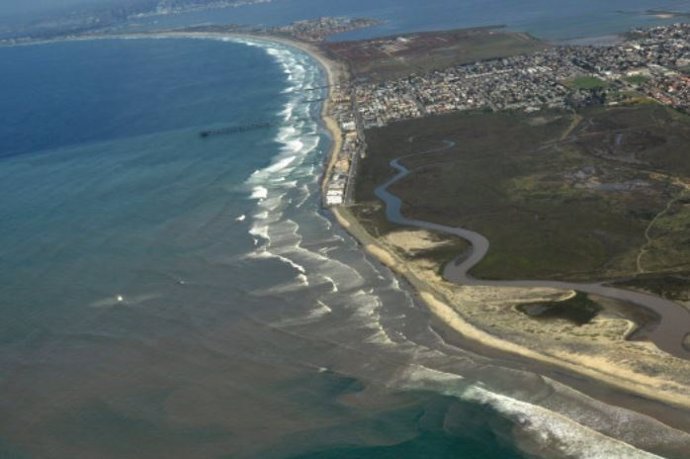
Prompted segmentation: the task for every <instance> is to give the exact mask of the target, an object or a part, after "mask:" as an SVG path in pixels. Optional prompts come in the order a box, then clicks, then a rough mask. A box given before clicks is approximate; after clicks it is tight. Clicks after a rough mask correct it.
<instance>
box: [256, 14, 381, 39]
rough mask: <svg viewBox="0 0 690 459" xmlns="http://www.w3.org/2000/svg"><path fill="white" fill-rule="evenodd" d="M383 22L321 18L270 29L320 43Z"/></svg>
mask: <svg viewBox="0 0 690 459" xmlns="http://www.w3.org/2000/svg"><path fill="white" fill-rule="evenodd" d="M380 23H381V22H380V21H378V20H376V19H367V18H349V17H320V18H316V19H306V20H303V21H296V22H293V23H292V24H289V25H286V26H281V27H275V28H272V29H269V30H268V31H269V32H271V33H284V34H289V35H292V36H293V37H296V38H299V39H300V40H305V41H312V42H320V41H323V40H324V39H325V38H326V37H328V36H330V35H335V34H338V33H343V32H349V31H351V30H356V29H361V28H364V27H371V26H374V25H377V24H380Z"/></svg>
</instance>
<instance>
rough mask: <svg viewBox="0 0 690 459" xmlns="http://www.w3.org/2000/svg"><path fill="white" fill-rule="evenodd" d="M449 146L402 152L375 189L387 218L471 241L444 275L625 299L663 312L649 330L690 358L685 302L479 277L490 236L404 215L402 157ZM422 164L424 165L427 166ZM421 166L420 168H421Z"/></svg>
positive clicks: (665, 347) (661, 344) (589, 286)
mask: <svg viewBox="0 0 690 459" xmlns="http://www.w3.org/2000/svg"><path fill="white" fill-rule="evenodd" d="M444 144H445V146H443V147H440V148H434V149H431V150H426V151H423V152H418V153H412V154H408V155H403V156H399V157H398V158H395V159H393V160H391V161H390V162H389V163H388V164H389V165H390V167H391V168H393V169H394V170H395V171H397V173H396V174H395V175H394V176H393V177H391V178H390V179H388V180H387V181H386V182H385V183H383V184H382V185H380V186H378V187H377V188H376V189H375V190H374V193H375V195H376V196H377V197H378V198H379V199H381V200H382V201H383V203H384V204H385V208H386V218H387V219H388V221H390V222H392V223H397V224H399V225H404V226H412V227H417V228H422V229H426V230H431V231H435V232H439V233H445V234H450V235H453V236H459V237H461V238H462V239H465V240H466V241H468V242H469V243H470V245H471V249H470V253H469V255H467V256H464V255H460V256H458V257H457V258H456V259H455V260H453V261H451V262H450V263H448V264H446V266H445V267H444V268H443V277H444V278H445V279H446V280H448V281H450V282H453V283H455V284H459V285H471V286H487V287H523V288H535V287H536V288H553V289H563V290H576V291H579V292H584V293H591V294H595V295H599V296H602V297H605V298H610V299H615V300H620V301H625V302H628V303H632V304H634V305H636V306H639V307H642V308H645V309H648V310H651V311H654V312H655V313H656V314H657V315H658V316H659V323H658V325H656V327H654V329H653V330H651V331H648V337H649V339H650V340H651V341H652V342H653V343H654V344H655V345H656V346H657V347H658V348H659V349H660V350H662V351H664V352H667V353H669V354H671V355H673V356H675V357H679V358H682V359H686V360H690V350H688V349H686V348H685V346H684V344H683V343H684V340H685V337H686V336H687V335H688V334H690V311H687V310H686V309H685V308H683V307H682V306H681V305H679V304H676V303H674V302H673V301H669V300H666V299H663V298H661V297H658V296H655V295H651V294H647V293H641V292H634V291H632V290H625V289H621V288H616V287H610V286H607V285H604V284H603V283H602V282H593V283H577V282H562V281H549V280H507V281H491V280H482V279H476V278H474V277H472V276H470V275H469V271H470V270H471V269H472V268H473V267H475V266H476V265H477V264H478V263H479V262H480V261H482V259H484V257H485V256H486V254H487V252H488V251H489V246H490V244H489V240H488V239H487V238H486V237H484V236H483V235H481V234H479V233H476V232H474V231H470V230H468V229H465V228H461V227H453V226H446V225H441V224H438V223H433V222H428V221H424V220H418V219H412V218H407V217H405V216H403V214H402V200H401V199H400V198H399V197H397V196H396V195H394V194H393V193H391V192H390V191H388V188H389V187H390V186H391V185H393V184H394V183H396V182H399V181H400V180H402V179H403V178H405V177H407V176H408V175H410V174H411V173H412V171H410V170H409V169H408V168H407V167H405V166H404V165H403V164H402V163H401V161H402V160H404V159H407V158H411V157H414V156H421V155H428V154H432V153H435V152H439V151H442V150H446V149H448V148H451V147H453V146H454V145H455V143H453V142H450V141H444ZM423 167H424V166H422V167H421V168H423ZM421 168H420V169H421Z"/></svg>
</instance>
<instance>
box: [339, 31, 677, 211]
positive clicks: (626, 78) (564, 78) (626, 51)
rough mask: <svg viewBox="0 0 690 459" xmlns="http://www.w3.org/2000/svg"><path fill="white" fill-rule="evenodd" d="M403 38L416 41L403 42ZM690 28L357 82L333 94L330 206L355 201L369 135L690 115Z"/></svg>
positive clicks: (644, 32)
mask: <svg viewBox="0 0 690 459" xmlns="http://www.w3.org/2000/svg"><path fill="white" fill-rule="evenodd" d="M398 40H409V38H403V37H400V38H398ZM688 70H690V25H688V24H675V25H671V26H663V27H655V28H651V29H634V30H632V31H631V32H629V33H628V35H627V36H626V37H625V40H624V41H622V42H620V43H618V44H615V45H608V46H594V45H586V46H585V45H583V46H573V45H570V46H553V47H549V48H547V49H544V50H543V51H538V52H534V53H530V54H523V55H517V56H512V57H505V58H500V59H490V60H484V61H480V62H475V63H471V64H464V65H457V66H453V67H449V68H445V69H442V70H434V71H430V72H426V73H414V74H410V75H409V76H406V77H402V78H395V79H390V80H385V81H379V82H372V81H358V80H356V81H353V82H351V83H350V85H347V84H344V85H342V86H340V87H338V88H337V89H335V90H334V91H332V99H331V111H332V113H331V115H332V116H333V117H334V118H335V119H336V120H337V121H338V123H339V124H340V128H341V131H342V132H343V148H342V149H341V151H340V152H339V153H338V161H337V162H336V165H335V167H334V168H333V169H332V171H330V172H329V174H330V175H329V177H328V182H327V194H326V199H325V203H326V205H329V206H332V205H341V204H344V205H347V204H349V203H350V197H349V196H350V193H351V191H350V189H351V187H352V185H353V183H352V181H353V180H354V178H355V174H356V165H357V159H358V158H361V157H363V155H364V154H365V145H366V143H365V139H364V130H366V129H370V128H373V127H382V126H385V125H387V124H390V123H393V122H396V121H400V120H404V119H411V118H421V117H425V116H431V115H440V114H444V113H450V112H457V111H463V110H487V111H505V110H511V111H522V112H527V113H530V112H535V111H539V110H544V109H561V110H574V109H578V108H581V107H585V106H591V105H608V106H614V105H620V104H624V103H635V102H645V101H647V102H651V103H661V104H664V105H668V106H671V107H673V108H675V109H677V110H680V111H684V112H690V77H689V76H688V75H687V74H686V73H685V72H686V71H688Z"/></svg>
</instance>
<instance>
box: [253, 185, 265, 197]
mask: <svg viewBox="0 0 690 459" xmlns="http://www.w3.org/2000/svg"><path fill="white" fill-rule="evenodd" d="M267 197H268V189H267V188H266V187H265V186H261V185H258V186H255V187H254V189H253V190H252V194H251V195H250V196H249V198H250V199H266V198H267Z"/></svg>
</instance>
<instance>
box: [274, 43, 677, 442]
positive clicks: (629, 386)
mask: <svg viewBox="0 0 690 459" xmlns="http://www.w3.org/2000/svg"><path fill="white" fill-rule="evenodd" d="M273 38H274V37H270V38H266V39H267V40H272V39H273ZM275 41H278V42H280V43H283V44H285V45H287V46H294V47H296V48H298V49H301V50H302V51H304V52H306V53H308V54H309V55H310V56H312V57H313V58H314V59H315V60H316V61H317V62H318V63H319V64H320V65H321V66H322V68H323V69H324V70H325V72H326V75H327V78H328V96H327V97H326V100H325V102H324V104H323V105H322V110H321V119H322V122H323V124H324V126H325V127H326V129H327V130H328V132H329V133H330V135H331V139H332V144H331V147H330V148H329V151H328V157H327V159H326V160H325V166H324V170H323V171H322V178H321V186H320V188H321V192H322V196H323V195H325V189H326V186H327V179H328V177H329V176H330V172H331V169H332V167H333V165H334V164H335V160H336V158H337V156H338V153H339V151H340V148H341V146H342V132H341V130H340V128H339V126H338V123H337V122H336V121H335V120H334V119H333V118H332V117H330V116H329V113H328V110H329V108H330V100H331V95H332V88H333V86H334V85H335V84H337V83H339V82H342V81H343V79H342V77H343V76H346V77H347V75H341V74H338V77H339V79H338V80H337V81H336V79H335V78H336V77H335V75H334V73H336V71H341V72H342V70H341V69H339V68H338V69H334V67H335V66H338V65H340V64H338V63H335V62H333V61H331V60H330V59H328V58H327V57H326V56H324V55H323V54H322V52H321V50H319V49H318V47H317V46H311V45H310V44H307V43H301V42H297V41H292V40H288V39H284V40H280V39H278V37H276V40H275ZM329 210H330V211H331V212H332V214H333V216H334V217H335V220H336V221H337V222H338V224H339V225H340V226H341V227H342V228H343V229H344V230H345V231H346V232H347V233H348V234H349V235H350V236H351V237H353V238H354V239H355V240H356V241H357V242H358V244H359V245H361V246H362V248H363V249H364V250H365V251H366V252H367V253H368V254H369V255H370V256H372V257H374V258H375V259H376V260H378V261H379V262H380V263H381V264H383V265H384V266H386V267H387V268H389V269H391V270H392V271H393V272H394V273H396V274H397V275H399V276H401V277H402V278H403V279H404V280H405V281H406V283H407V284H408V285H409V286H410V287H411V288H412V290H413V292H412V293H413V294H414V295H415V296H416V297H417V298H418V299H419V300H420V301H421V302H422V303H423V304H424V305H425V306H426V307H427V309H428V311H429V312H430V313H431V314H432V316H433V317H434V319H435V320H438V321H440V323H441V324H443V325H444V326H445V327H447V328H448V329H449V330H452V331H453V332H454V333H457V334H459V335H460V336H461V337H462V338H463V339H465V340H469V341H471V342H474V343H476V344H478V345H479V346H480V347H486V348H487V349H490V350H493V351H498V352H501V353H506V354H508V355H515V356H518V357H520V358H524V359H526V360H528V361H529V362H532V363H533V364H536V365H537V366H540V365H543V366H544V368H545V369H546V370H551V371H549V373H552V372H553V370H554V369H555V370H558V369H561V370H565V371H567V372H568V373H571V374H572V375H573V379H577V376H580V377H581V376H585V377H587V378H590V379H591V382H588V383H587V384H595V385H599V386H601V385H603V386H605V387H608V388H611V389H613V390H618V391H620V392H621V393H620V394H617V396H616V397H612V398H616V399H617V401H618V402H619V403H620V400H621V399H624V400H626V401H629V403H630V404H628V403H622V404H621V405H622V406H623V407H625V408H628V409H631V410H633V411H634V408H636V407H637V403H639V398H638V397H644V398H648V399H650V400H651V401H652V402H657V403H663V404H667V405H671V406H673V407H675V409H687V408H690V396H681V395H678V394H677V393H676V394H673V393H668V392H666V391H662V390H660V389H659V388H658V387H654V386H652V385H651V384H650V385H642V384H641V380H640V379H639V376H641V375H635V374H630V375H626V374H624V373H623V372H622V371H618V372H617V371H607V370H610V368H609V367H608V366H607V362H606V361H604V360H602V361H596V360H595V358H593V359H590V360H591V362H590V363H591V365H589V366H583V365H581V363H580V362H577V361H568V360H565V359H563V358H557V357H555V356H550V355H547V354H543V353H540V352H538V351H535V350H533V349H530V348H527V347H524V346H522V345H520V344H518V343H513V342H511V341H509V340H506V339H503V338H502V337H500V336H495V335H492V334H490V333H488V332H486V331H484V330H482V329H481V328H479V327H477V326H476V325H474V324H472V323H471V322H469V321H468V320H466V319H465V318H464V317H463V316H462V315H461V314H460V313H459V312H458V311H457V310H455V309H454V308H453V307H452V306H451V305H450V304H452V303H451V302H450V301H449V299H448V298H447V297H446V295H445V294H444V293H443V292H442V289H441V288H438V287H436V286H434V285H433V284H432V283H430V282H427V281H424V280H422V279H420V278H419V277H417V276H416V275H415V274H414V273H413V272H412V270H411V269H409V268H408V267H407V266H406V263H405V262H404V261H403V260H400V259H399V258H398V257H397V255H396V254H395V253H393V252H392V251H391V250H390V249H388V248H387V247H385V245H384V244H382V243H381V242H380V241H379V240H378V239H377V238H375V237H373V236H372V235H370V234H369V233H368V232H367V231H366V230H365V229H364V228H363V227H362V226H361V225H360V223H359V221H358V220H357V218H356V217H355V216H354V215H353V214H352V213H351V212H350V211H349V210H347V208H346V207H343V206H334V207H331V208H330V209H329ZM451 345H452V344H451ZM649 382H650V383H651V382H653V381H649ZM587 384H585V385H587ZM585 393H587V392H585ZM604 400H605V401H606V400H607V398H606V397H604ZM651 404H652V405H653V404H654V403H651ZM674 411H675V410H674ZM655 414H656V416H653V417H655V418H656V419H658V420H660V421H661V422H665V423H667V424H669V425H671V426H677V427H680V426H678V424H681V425H682V427H681V428H685V429H687V428H689V427H690V423H688V422H687V421H686V422H683V420H681V422H678V421H679V419H678V418H677V417H676V416H674V415H673V414H670V415H669V416H663V415H661V416H660V415H659V414H660V413H659V412H658V411H657V412H656V413H655ZM676 414H677V413H676Z"/></svg>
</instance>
